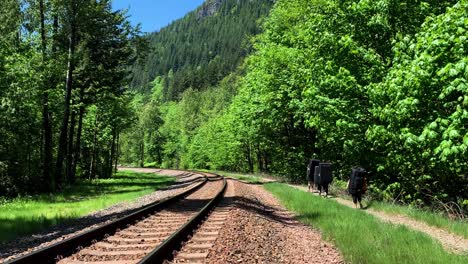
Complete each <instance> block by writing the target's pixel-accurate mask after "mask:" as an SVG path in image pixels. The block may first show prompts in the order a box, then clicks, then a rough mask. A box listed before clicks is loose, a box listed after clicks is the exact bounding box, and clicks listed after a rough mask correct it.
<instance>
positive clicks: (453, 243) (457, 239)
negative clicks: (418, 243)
mask: <svg viewBox="0 0 468 264" xmlns="http://www.w3.org/2000/svg"><path fill="white" fill-rule="evenodd" d="M289 186H291V187H294V188H296V189H299V190H302V191H306V192H307V191H308V190H307V187H306V186H302V185H292V184H289ZM311 194H314V195H318V194H317V193H311ZM332 199H334V200H336V201H337V202H338V203H340V204H343V205H346V206H348V207H351V208H354V204H353V202H351V201H348V200H345V199H342V198H338V197H335V198H332ZM364 212H366V213H369V214H371V215H373V216H375V217H377V218H379V219H380V220H382V221H384V222H388V223H392V224H396V225H404V226H407V227H409V228H411V229H414V230H417V231H420V232H423V233H425V234H427V235H429V236H431V237H432V238H434V239H436V240H438V241H439V242H440V243H441V244H442V246H443V247H444V248H445V249H447V250H449V251H451V252H454V253H457V254H467V253H468V239H465V238H464V237H462V236H459V235H456V234H453V233H451V232H449V231H447V230H445V229H442V228H438V227H434V226H430V225H428V224H426V223H423V222H420V221H417V220H414V219H412V218H410V217H408V216H405V215H401V214H387V213H384V212H381V211H377V210H374V209H371V208H370V209H367V210H365V211H364Z"/></svg>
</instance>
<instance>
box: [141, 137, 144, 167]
mask: <svg viewBox="0 0 468 264" xmlns="http://www.w3.org/2000/svg"><path fill="white" fill-rule="evenodd" d="M144 166H145V134H143V140H142V141H141V145H140V167H141V168H143V167H144Z"/></svg>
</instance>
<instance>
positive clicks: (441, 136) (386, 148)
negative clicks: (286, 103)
mask: <svg viewBox="0 0 468 264" xmlns="http://www.w3.org/2000/svg"><path fill="white" fill-rule="evenodd" d="M467 8H468V3H467V2H466V1H460V3H458V4H456V5H455V6H453V7H452V8H449V9H448V10H447V12H446V13H445V14H443V15H440V16H436V17H431V18H430V19H428V20H427V21H426V22H425V24H424V25H423V26H422V30H421V31H420V32H419V33H418V34H416V35H415V37H414V38H412V39H410V38H405V39H403V40H402V41H400V42H398V43H396V45H395V48H394V53H395V54H396V55H395V56H396V58H395V61H394V65H393V67H392V68H391V70H390V72H389V73H388V76H387V77H386V78H385V80H384V81H383V82H382V83H379V84H378V85H376V86H374V87H373V89H372V90H371V95H372V101H373V107H372V113H373V116H374V117H375V118H376V119H377V124H374V125H373V126H372V127H371V128H370V129H369V131H368V134H367V136H368V138H369V140H370V141H371V142H372V143H373V147H374V148H376V149H377V150H378V151H382V152H385V153H386V155H385V159H381V160H380V161H379V162H378V163H377V164H376V166H378V167H379V170H380V173H382V174H387V175H394V177H397V178H398V181H399V182H401V191H402V192H403V197H404V196H406V194H409V195H412V197H411V199H410V200H417V199H422V200H423V201H427V200H431V199H434V198H435V199H439V200H446V197H445V196H446V195H447V194H450V196H451V197H452V198H451V199H454V200H455V201H456V200H457V199H458V198H462V197H463V196H465V197H466V193H467V192H468V189H467V188H466V187H467V185H466V180H467V179H466V172H467V171H468V167H467V166H468V159H467V157H468V155H467V154H468V151H467V149H468V144H467V143H468V142H467V141H466V137H467V135H468V127H467V124H468V107H467V103H466V99H467V98H468V90H467V89H466V80H467V77H468V76H467V70H466V69H468V68H467V63H468V60H467V55H468V53H467V52H468V47H467V44H466V43H467V41H466V38H467V37H466V35H467V30H468V24H467V20H466V10H467ZM395 168H398V170H395Z"/></svg>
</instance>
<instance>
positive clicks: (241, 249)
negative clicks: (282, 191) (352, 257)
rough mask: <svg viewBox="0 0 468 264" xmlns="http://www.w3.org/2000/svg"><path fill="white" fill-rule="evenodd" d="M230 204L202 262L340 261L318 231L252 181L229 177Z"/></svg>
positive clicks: (336, 252)
mask: <svg viewBox="0 0 468 264" xmlns="http://www.w3.org/2000/svg"><path fill="white" fill-rule="evenodd" d="M225 199H226V200H228V201H230V203H231V205H232V206H233V207H234V208H233V209H232V210H231V211H230V212H231V213H230V215H229V217H228V219H227V221H226V222H225V224H224V227H223V228H222V230H221V231H220V232H219V236H218V239H217V240H216V242H215V244H214V246H213V248H212V249H211V251H210V253H209V254H208V257H207V259H206V262H205V263H344V262H343V258H342V256H341V255H340V253H339V252H338V250H337V249H336V248H335V247H334V246H333V245H332V244H331V243H329V242H326V241H324V240H323V239H322V236H321V234H320V233H319V232H318V231H316V230H313V229H311V228H310V227H308V226H306V225H304V224H301V223H299V222H298V221H297V220H296V219H295V217H294V215H293V214H292V213H290V212H289V211H287V210H286V209H284V208H283V207H282V206H281V205H280V204H279V202H278V201H277V199H276V198H275V197H274V196H273V195H271V194H270V193H268V192H267V191H265V190H264V189H263V188H261V187H259V186H255V185H248V184H245V183H241V182H238V181H229V186H228V190H227V192H226V197H225Z"/></svg>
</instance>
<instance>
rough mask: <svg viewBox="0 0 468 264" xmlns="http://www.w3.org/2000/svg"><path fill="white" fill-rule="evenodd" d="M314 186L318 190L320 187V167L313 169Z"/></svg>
mask: <svg viewBox="0 0 468 264" xmlns="http://www.w3.org/2000/svg"><path fill="white" fill-rule="evenodd" d="M314 184H315V186H316V187H317V188H318V187H319V186H320V167H319V166H315V167H314Z"/></svg>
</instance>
